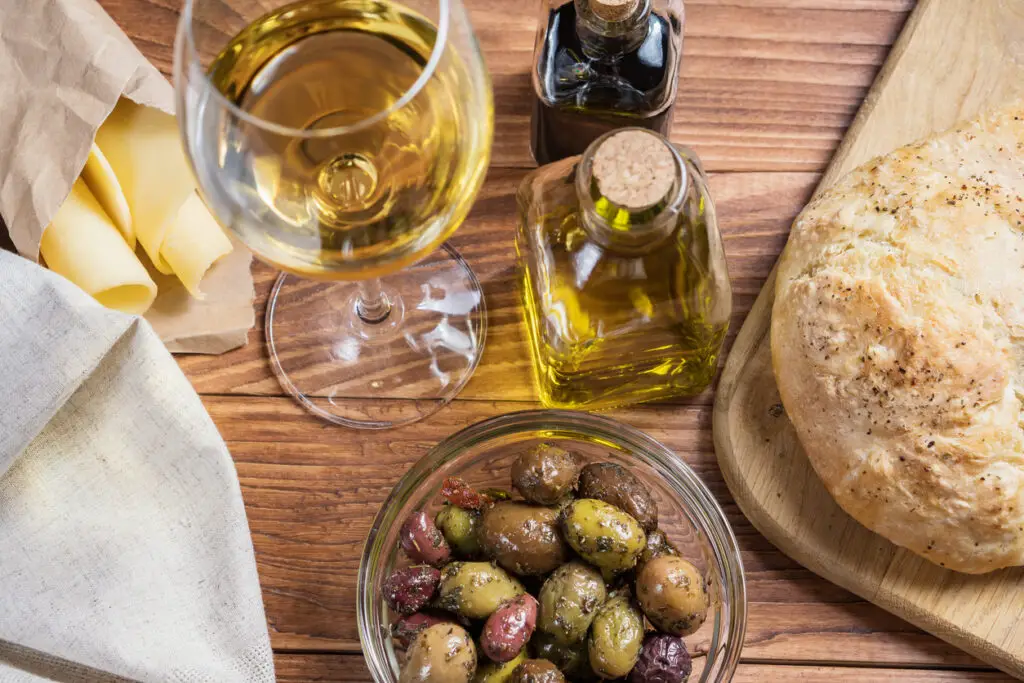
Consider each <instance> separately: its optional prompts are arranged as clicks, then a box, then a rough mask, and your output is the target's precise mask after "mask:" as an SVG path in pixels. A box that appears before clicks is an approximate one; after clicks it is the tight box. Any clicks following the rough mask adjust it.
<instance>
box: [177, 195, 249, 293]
mask: <svg viewBox="0 0 1024 683" xmlns="http://www.w3.org/2000/svg"><path fill="white" fill-rule="evenodd" d="M231 249H232V246H231V240H229V239H228V238H227V236H226V235H225V234H224V231H223V230H221V228H220V225H218V224H217V221H215V220H214V218H213V216H211V215H210V211H209V209H207V208H206V204H204V203H203V200H202V199H200V198H199V195H198V194H196V193H195V192H193V193H192V194H191V195H189V198H188V199H186V200H185V203H184V204H182V206H181V210H180V211H178V215H177V217H176V218H175V219H174V224H173V225H172V226H171V229H170V230H168V232H167V239H166V240H165V241H164V244H163V247H162V248H161V249H160V254H161V255H162V256H163V258H164V259H165V260H166V262H167V263H168V265H170V267H171V269H172V270H173V271H174V273H175V274H176V275H177V276H178V279H179V280H181V283H182V284H183V285H185V289H187V290H188V292H189V294H191V295H192V296H194V297H196V298H200V299H201V298H202V297H203V293H202V292H200V291H199V282H200V281H201V280H202V279H203V276H204V275H206V271H207V270H209V269H210V266H212V265H213V264H214V263H215V262H216V261H217V260H218V259H220V258H221V257H223V256H227V255H228V254H230V253H231Z"/></svg>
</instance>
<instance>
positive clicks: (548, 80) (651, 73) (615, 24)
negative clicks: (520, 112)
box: [530, 0, 683, 165]
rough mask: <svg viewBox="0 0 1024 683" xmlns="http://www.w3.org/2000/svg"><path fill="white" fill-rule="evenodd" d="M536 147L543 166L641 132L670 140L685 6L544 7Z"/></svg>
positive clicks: (633, 0)
mask: <svg viewBox="0 0 1024 683" xmlns="http://www.w3.org/2000/svg"><path fill="white" fill-rule="evenodd" d="M541 4H542V7H543V14H544V15H545V16H543V17H542V19H541V25H540V26H539V30H538V35H537V45H536V49H535V50H534V59H535V63H534V72H533V87H534V95H535V99H534V107H533V116H532V125H531V128H532V131H531V140H530V142H531V145H532V148H533V157H534V159H536V160H537V163H538V164H542V165H543V164H547V163H550V162H552V161H557V160H559V159H564V158H565V157H569V156H574V155H576V154H582V153H583V151H584V150H586V148H587V146H588V145H589V144H590V143H591V142H593V141H594V140H596V139H597V138H599V137H600V136H601V135H603V134H605V133H607V132H608V131H610V130H614V129H616V128H623V127H626V126H640V127H643V128H648V129H650V130H653V131H656V132H658V133H660V134H662V135H665V136H667V135H668V133H669V127H670V126H671V124H672V105H673V104H674V102H675V97H676V84H677V82H678V80H679V60H680V56H681V54H682V28H683V5H682V0H571V1H570V2H564V0H542V2H541Z"/></svg>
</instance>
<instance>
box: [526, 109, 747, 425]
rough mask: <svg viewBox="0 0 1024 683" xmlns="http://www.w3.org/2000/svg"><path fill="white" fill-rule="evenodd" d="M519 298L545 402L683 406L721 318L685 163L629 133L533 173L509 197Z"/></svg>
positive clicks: (724, 312)
mask: <svg viewBox="0 0 1024 683" xmlns="http://www.w3.org/2000/svg"><path fill="white" fill-rule="evenodd" d="M517 202H518V209H519V226H518V231H517V234H516V251H517V255H518V262H519V274H520V295H521V298H522V307H523V310H524V312H525V316H526V325H527V328H528V331H529V339H530V348H531V353H532V356H533V364H534V370H535V376H536V383H537V388H538V392H539V394H540V398H541V400H542V401H543V403H544V404H545V405H547V406H551V407H563V408H610V407H614V406H618V405H624V404H629V403H639V402H643V401H653V400H660V399H667V398H670V397H674V396H684V395H692V394H696V393H699V392H701V391H703V390H704V389H705V388H706V387H707V386H708V385H709V384H710V383H711V380H712V378H713V377H714V374H715V371H716V369H717V365H718V355H719V352H720V351H721V347H722V342H723V340H724V338H725V333H726V330H727V328H728V324H729V316H730V314H731V311H732V292H731V288H730V284H729V276H728V272H727V269H726V263H725V254H724V250H723V248H722V240H721V235H720V233H719V230H718V223H717V219H716V216H715V207H714V203H713V202H712V200H711V196H710V194H709V193H708V187H707V182H706V178H705V175H704V172H703V170H702V167H701V165H700V162H699V160H698V159H697V157H696V155H694V154H693V152H691V151H690V150H688V149H686V148H684V147H679V146H674V145H672V144H671V143H669V142H668V141H667V140H666V139H665V138H664V137H662V136H661V135H659V134H657V133H654V132H651V131H648V130H646V129H640V128H627V129H622V130H619V131H613V132H611V133H607V134H605V135H604V136H602V137H600V138H598V139H597V140H596V141H595V142H594V143H593V144H592V145H591V146H590V147H589V148H587V150H586V152H585V153H584V154H583V155H582V157H573V158H570V159H565V160H563V161H560V162H557V163H554V164H550V165H548V166H545V167H542V168H539V169H537V170H536V171H534V172H532V173H531V174H530V175H528V176H527V177H526V178H525V179H524V180H523V182H522V184H521V185H520V187H519V191H518V193H517Z"/></svg>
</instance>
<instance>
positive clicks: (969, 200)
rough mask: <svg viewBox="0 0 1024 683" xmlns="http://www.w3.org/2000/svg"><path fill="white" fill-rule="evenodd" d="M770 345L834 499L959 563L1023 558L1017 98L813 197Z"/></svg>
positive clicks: (893, 535) (880, 527)
mask: <svg viewBox="0 0 1024 683" xmlns="http://www.w3.org/2000/svg"><path fill="white" fill-rule="evenodd" d="M771 346H772V361H773V366H774V370H775V376H776V379H777V380H778V385H779V390H780V392H781V394H782V401H783V404H784V405H785V408H786V412H787V413H788V414H789V417H790V419H791V420H792V422H793V425H794V426H795V427H796V431H797V434H798V436H799V438H800V442H801V444H802V445H803V447H804V450H805V451H806V452H807V456H808V457H809V458H810V460H811V463H812V464H813V466H814V469H815V470H816V471H817V473H818V475H819V476H820V477H821V479H822V481H823V482H824V483H825V486H826V487H827V488H828V490H829V492H830V493H831V494H832V496H833V497H834V498H835V499H836V501H837V502H838V503H839V505H841V506H842V507H843V509H844V510H846V511H847V512H848V513H849V514H850V515H852V516H853V517H854V518H855V519H857V520H858V521H859V522H861V523H862V524H864V525H865V526H866V527H868V528H870V529H872V530H874V531H876V532H877V533H879V534H881V535H883V536H885V537H886V538H888V539H889V540H891V541H892V542H894V543H896V544H898V545H901V546H905V547H907V548H909V549H910V550H912V551H914V552H916V553H919V554H920V555H922V556H924V557H926V558H928V559H929V560H931V561H933V562H935V563H937V564H939V565H942V566H944V567H948V568H951V569H955V570H957V571H962V572H969V573H981V572H987V571H991V570H994V569H998V568H1001V567H1007V566H1013V565H1021V564H1024V413H1022V410H1021V404H1022V400H1024V103H1019V104H1017V105H1014V106H1011V107H1009V108H1005V109H1003V110H1001V111H998V112H994V113H991V114H988V115H985V116H983V117H981V118H980V119H978V120H976V121H973V122H970V123H966V124H962V125H960V126H958V127H956V128H955V129H953V130H950V131H947V132H945V133H941V134H939V135H935V136H933V137H931V138H928V139H926V140H924V141H922V142H920V143H918V144H914V145H910V146H908V147H904V148H902V149H899V150H896V151H895V152H893V153H891V154H889V155H887V156H885V157H881V158H879V159H876V160H874V161H872V162H870V163H868V164H866V165H865V166H863V167H861V168H860V169H858V170H856V171H854V172H852V173H851V174H849V175H847V176H846V177H845V178H843V179H842V180H840V181H839V182H838V183H837V184H836V185H835V186H833V187H832V188H830V189H828V190H827V191H825V192H823V193H822V194H821V195H819V196H818V197H817V198H816V199H815V200H814V201H813V202H812V203H811V204H810V205H809V206H808V207H807V208H806V209H805V210H804V211H803V213H801V215H800V216H799V217H798V218H797V220H796V222H795V224H794V226H793V230H792V234H791V236H790V239H789V243H788V245H787V246H786V249H785V252H784V254H783V257H782V260H781V262H780V264H779V269H778V279H777V284H776V291H775V304H774V309H773V313H772V328H771Z"/></svg>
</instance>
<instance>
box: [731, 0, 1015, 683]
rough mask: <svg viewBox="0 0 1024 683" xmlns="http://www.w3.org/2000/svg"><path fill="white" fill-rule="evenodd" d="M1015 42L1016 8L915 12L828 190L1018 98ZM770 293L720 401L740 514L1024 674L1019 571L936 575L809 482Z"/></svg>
mask: <svg viewBox="0 0 1024 683" xmlns="http://www.w3.org/2000/svg"><path fill="white" fill-rule="evenodd" d="M1022 35H1024V0H993V1H991V2H972V3H964V2H961V1H960V0H926V1H924V2H922V3H921V4H920V5H919V7H918V9H917V11H915V12H914V14H913V15H912V16H911V18H910V20H909V21H908V22H907V28H906V29H905V31H904V33H903V36H902V37H901V38H900V41H899V42H898V43H897V45H896V46H894V48H893V50H892V54H891V56H890V58H889V61H887V62H886V65H885V67H884V68H883V71H882V74H881V75H880V77H879V79H878V82H877V84H876V85H875V87H874V88H873V89H872V91H871V93H870V94H869V95H868V97H867V100H866V101H865V104H864V107H863V108H862V111H861V113H860V114H859V115H858V117H857V119H856V120H855V122H854V123H853V126H852V127H851V129H850V133H849V135H848V136H847V138H846V140H845V141H844V143H843V145H842V146H841V147H840V149H839V150H838V152H837V154H836V157H835V159H834V160H833V162H832V166H831V167H830V168H829V170H828V171H827V172H826V173H825V175H824V177H823V180H822V187H828V186H829V185H830V184H831V183H832V182H834V181H835V180H836V179H837V178H839V177H841V176H842V175H844V174H845V173H847V172H848V171H850V170H852V169H853V168H855V167H857V166H859V165H860V164H862V163H864V162H865V161H867V160H869V159H871V158H872V157H874V156H877V155H878V154H882V153H885V152H887V151H890V150H892V149H894V148H896V147H899V146H901V145H903V144H907V143H909V142H912V141H913V140H916V139H918V138H921V137H923V136H925V135H927V134H929V133H932V132H935V131H938V130H944V129H946V128H948V127H950V126H952V125H953V124H955V123H956V122H957V121H959V120H962V119H963V118H966V117H972V116H975V115H976V114H978V113H979V112H980V111H981V110H983V109H985V108H988V107H992V106H997V105H999V104H1003V103H1007V102H1009V101H1011V100H1013V99H1015V98H1017V97H1019V96H1020V95H1022V94H1024V43H1021V42H1020V36H1022ZM951 45H955V49H950V46H951ZM908 102H913V103H917V106H907V103H908ZM773 290H774V281H773V280H772V279H770V280H769V281H768V283H767V285H766V287H765V289H764V292H763V293H762V294H761V296H760V297H759V298H758V300H757V303H756V304H755V306H754V309H753V310H752V311H751V312H750V314H749V316H748V317H747V320H746V322H745V324H744V327H743V331H742V332H741V334H740V336H739V339H738V340H737V342H736V344H735V345H734V347H733V353H732V355H731V356H730V358H729V360H728V363H727V367H726V369H725V372H724V373H723V376H722V380H721V384H720V390H719V392H718V394H717V398H716V405H715V418H714V429H715V443H716V446H717V450H718V456H719V461H720V463H721V464H722V468H723V471H724V474H725V477H726V479H727V481H728V483H729V488H730V490H731V492H732V493H733V495H734V496H735V497H736V499H737V500H738V501H739V503H740V506H741V507H742V509H743V511H744V512H745V513H746V515H747V516H748V517H749V518H750V519H751V520H752V521H753V523H754V525H755V526H756V527H757V528H758V529H759V530H761V531H762V532H763V533H764V534H765V535H767V536H768V538H770V539H771V540H772V541H773V542H774V543H776V544H777V545H778V546H779V547H780V548H782V549H783V550H785V552H787V553H788V554H789V555H790V556H792V557H794V558H796V559H798V560H799V561H800V562H801V563H802V564H804V565H805V566H808V567H810V568H811V569H813V570H815V571H816V572H818V573H820V574H822V575H823V576H826V577H828V578H830V579H831V580H833V581H835V582H836V583H838V584H840V585H842V586H845V587H846V588H849V589H850V590H851V591H853V592H854V593H856V594H858V595H861V596H865V597H869V598H870V599H871V600H872V601H873V602H875V603H876V604H879V605H881V606H884V607H886V608H887V609H889V610H891V611H893V612H895V613H896V614H899V615H902V616H904V617H905V618H907V619H908V620H910V621H912V622H914V623H916V624H918V625H919V626H921V627H922V628H925V629H927V630H929V631H930V632H932V633H935V634H937V635H940V636H942V637H943V638H945V639H947V640H949V641H950V642H953V643H956V644H958V645H960V646H961V647H964V648H965V649H967V650H969V651H971V652H974V653H975V654H977V655H978V656H979V657H982V658H983V659H985V660H986V661H988V662H990V663H993V664H995V665H997V666H999V667H1000V668H1002V669H1004V670H1006V671H1009V672H1011V673H1013V674H1014V675H1017V676H1024V632H1022V631H1021V630H1020V629H1019V628H1018V622H1019V619H1020V613H1021V610H1022V609H1024V594H1022V593H1021V591H1020V589H1019V587H1020V584H1021V579H1022V578H1024V569H1016V570H1004V571H1000V572H994V573H991V574H988V575H984V576H973V577H971V576H965V575H962V574H958V573H956V572H952V571H948V570H945V569H942V568H940V567H937V566H935V565H933V564H931V563H930V562H928V561H926V560H924V559H922V558H920V557H918V556H916V555H914V554H913V553H910V552H909V551H906V550H903V549H900V548H897V547H896V546H895V545H893V544H891V543H889V542H888V541H886V540H885V539H883V538H882V537H880V536H878V535H876V534H873V533H871V532H870V531H868V530H867V529H865V528H864V527H862V526H861V525H860V524H858V523H857V522H856V521H855V520H853V519H852V518H851V517H849V516H848V515H847V514H846V513H845V512H843V511H842V509H840V508H839V506H838V505H837V504H836V503H835V502H834V501H833V500H832V498H831V497H830V496H829V495H828V492H827V491H826V490H825V487H824V486H823V485H822V483H821V481H820V480H819V479H818V477H817V476H816V475H815V474H814V472H813V470H812V468H811V466H810V463H809V461H808V460H807V458H806V456H805V455H804V453H803V451H802V450H801V449H800V446H799V443H798V441H797V438H796V434H795V432H794V430H793V427H792V425H791V424H790V423H789V421H788V419H786V417H785V415H784V414H783V413H782V412H781V411H779V410H775V409H774V408H775V406H778V405H779V404H780V398H779V394H778V390H777V388H776V386H775V379H774V375H773V372H772V366H771V350H770V345H769V327H770V324H771V307H772V303H773Z"/></svg>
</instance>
